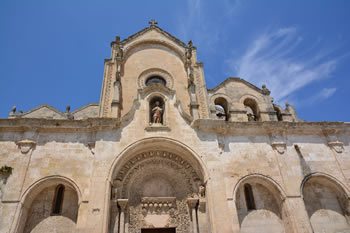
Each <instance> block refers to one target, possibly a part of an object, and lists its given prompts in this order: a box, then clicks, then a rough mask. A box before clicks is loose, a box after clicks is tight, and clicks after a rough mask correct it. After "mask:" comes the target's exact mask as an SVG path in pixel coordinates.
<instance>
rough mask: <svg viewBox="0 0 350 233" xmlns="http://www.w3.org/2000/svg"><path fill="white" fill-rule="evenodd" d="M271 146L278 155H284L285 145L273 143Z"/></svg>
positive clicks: (283, 143)
mask: <svg viewBox="0 0 350 233" xmlns="http://www.w3.org/2000/svg"><path fill="white" fill-rule="evenodd" d="M271 146H272V148H273V149H274V150H276V151H277V152H278V153H280V154H284V152H286V150H287V145H286V143H285V142H273V143H271Z"/></svg>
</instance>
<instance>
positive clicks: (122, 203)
mask: <svg viewBox="0 0 350 233" xmlns="http://www.w3.org/2000/svg"><path fill="white" fill-rule="evenodd" d="M118 205H119V207H120V209H121V210H122V211H125V210H126V207H127V205H128V199H118Z"/></svg>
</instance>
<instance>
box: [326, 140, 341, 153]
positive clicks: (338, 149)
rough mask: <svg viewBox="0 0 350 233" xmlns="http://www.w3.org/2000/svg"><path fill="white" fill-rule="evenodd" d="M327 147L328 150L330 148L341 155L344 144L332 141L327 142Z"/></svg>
mask: <svg viewBox="0 0 350 233" xmlns="http://www.w3.org/2000/svg"><path fill="white" fill-rule="evenodd" d="M328 146H329V148H331V150H334V151H335V152H337V153H339V154H340V153H343V151H344V143H342V142H339V141H338V140H337V141H333V142H328Z"/></svg>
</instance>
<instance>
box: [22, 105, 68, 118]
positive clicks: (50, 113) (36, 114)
mask: <svg viewBox="0 0 350 233" xmlns="http://www.w3.org/2000/svg"><path fill="white" fill-rule="evenodd" d="M21 117H24V118H49V119H65V118H66V117H65V115H64V113H62V112H60V111H58V110H57V109H55V108H53V107H51V106H49V105H40V106H38V107H36V108H34V109H32V110H30V111H28V112H25V113H23V114H22V115H21Z"/></svg>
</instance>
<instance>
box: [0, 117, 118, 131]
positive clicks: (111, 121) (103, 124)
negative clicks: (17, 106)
mask: <svg viewBox="0 0 350 233" xmlns="http://www.w3.org/2000/svg"><path fill="white" fill-rule="evenodd" d="M119 126H120V121H119V120H118V119H115V118H88V119H84V120H66V119H63V120H61V119H58V120H56V119H38V118H14V119H0V132H25V131H36V132H96V131H103V130H112V129H116V128H118V127H119Z"/></svg>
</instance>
